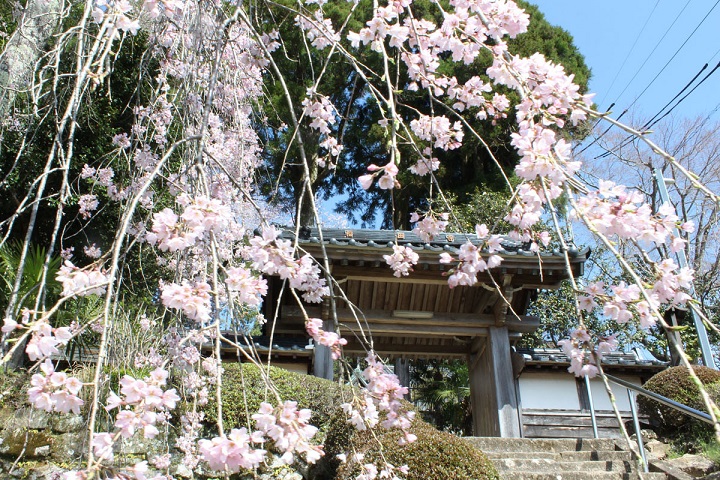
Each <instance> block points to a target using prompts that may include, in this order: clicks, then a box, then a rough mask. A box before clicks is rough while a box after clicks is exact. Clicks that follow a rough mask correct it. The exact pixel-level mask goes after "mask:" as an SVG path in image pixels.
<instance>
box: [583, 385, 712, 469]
mask: <svg viewBox="0 0 720 480" xmlns="http://www.w3.org/2000/svg"><path fill="white" fill-rule="evenodd" d="M605 377H606V378H607V379H608V381H610V382H613V383H615V384H617V385H620V386H621V387H625V388H626V389H627V393H628V399H629V400H630V413H631V414H632V419H633V426H634V427H635V435H636V437H637V444H638V451H639V453H640V460H641V461H642V466H643V470H645V472H647V471H648V470H649V468H648V467H649V465H648V462H647V458H646V456H645V446H644V445H643V441H642V433H641V431H640V421H639V419H638V414H637V408H636V407H635V395H634V393H635V392H637V393H639V394H640V395H645V396H646V397H648V398H651V399H653V400H655V401H656V402H659V403H662V404H663V405H667V406H668V407H671V408H674V409H676V410H679V411H681V412H682V413H684V414H686V415H689V416H691V417H693V418H696V419H698V420H700V421H703V422H706V423H710V424H713V423H715V422H713V419H712V417H711V416H710V415H708V414H707V413H705V412H701V411H700V410H696V409H694V408H692V407H688V406H687V405H683V404H682V403H679V402H676V401H675V400H670V399H669V398H667V397H664V396H662V395H660V394H657V393H655V392H651V391H650V390H647V389H645V388H642V387H638V386H637V385H635V384H633V383H630V382H628V381H626V380H623V379H621V378H617V377H613V376H612V375H605ZM585 388H587V393H588V400H589V401H590V409H591V410H590V419H591V421H592V427H593V434H594V436H595V438H598V429H597V420H596V418H595V408H594V405H593V399H592V389H591V388H590V378H589V377H587V376H586V377H585Z"/></svg>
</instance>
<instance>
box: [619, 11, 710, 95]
mask: <svg viewBox="0 0 720 480" xmlns="http://www.w3.org/2000/svg"><path fill="white" fill-rule="evenodd" d="M688 3H690V2H689V1H688ZM718 4H720V0H718V1H717V2H715V5H713V6H712V8H711V9H710V10H708V12H707V13H706V14H705V16H704V17H703V19H702V20H700V23H698V24H697V26H696V27H695V29H694V30H693V31H692V32H690V35H688V36H687V38H686V39H685V41H684V42H683V43H682V45H680V47H678V49H677V50H675V53H673V56H672V57H670V59H669V60H668V61H667V62H665V65H663V67H662V68H661V69H660V71H659V72H658V73H657V74H656V75H655V77H653V79H652V80H651V81H650V83H649V84H648V85H647V87H645V89H643V91H642V92H640V95H638V96H637V97H635V100H633V102H632V103H631V104H630V107H632V106H633V105H635V103H636V102H637V101H638V100H639V99H640V97H642V96H643V94H644V93H645V92H647V90H648V88H650V87H651V86H652V84H653V83H655V80H657V79H658V77H659V76H660V74H662V73H663V72H664V71H665V69H666V68H667V66H668V65H670V62H672V61H673V59H674V58H675V57H676V56H677V54H678V53H680V50H682V49H683V47H685V45H686V44H687V42H689V41H690V39H691V38H692V37H693V35H695V32H697V31H698V29H699V28H700V26H701V25H702V24H703V23H705V20H707V18H708V17H709V16H710V14H711V13H712V11H713V10H715V7H717V6H718ZM685 6H686V7H687V4H686V5H685ZM683 10H684V8H683ZM681 13H682V12H681ZM630 107H628V108H630Z"/></svg>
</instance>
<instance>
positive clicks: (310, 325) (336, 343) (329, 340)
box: [305, 318, 347, 360]
mask: <svg viewBox="0 0 720 480" xmlns="http://www.w3.org/2000/svg"><path fill="white" fill-rule="evenodd" d="M322 327H323V321H322V320H320V319H319V318H311V319H309V320H308V321H306V322H305V330H306V331H307V333H308V335H310V336H311V337H312V338H313V340H315V342H317V344H318V345H324V346H326V347H328V348H330V351H331V354H332V358H333V359H334V360H337V359H339V358H340V357H341V356H342V347H343V346H344V345H347V340H345V339H344V338H342V337H341V336H340V335H338V334H337V333H335V332H328V331H326V330H323V328H322Z"/></svg>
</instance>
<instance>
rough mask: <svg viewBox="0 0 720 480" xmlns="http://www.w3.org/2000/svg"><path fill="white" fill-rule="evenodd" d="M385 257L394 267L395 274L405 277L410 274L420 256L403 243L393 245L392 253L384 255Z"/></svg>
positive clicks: (391, 266)
mask: <svg viewBox="0 0 720 480" xmlns="http://www.w3.org/2000/svg"><path fill="white" fill-rule="evenodd" d="M383 258H384V259H385V261H386V262H387V264H388V265H390V268H392V269H393V271H394V273H393V275H394V276H396V277H403V276H408V275H410V272H411V271H412V267H413V265H416V264H417V262H418V260H419V259H420V256H419V255H418V254H417V253H415V252H414V251H413V249H412V248H410V247H403V246H402V245H393V254H392V255H383Z"/></svg>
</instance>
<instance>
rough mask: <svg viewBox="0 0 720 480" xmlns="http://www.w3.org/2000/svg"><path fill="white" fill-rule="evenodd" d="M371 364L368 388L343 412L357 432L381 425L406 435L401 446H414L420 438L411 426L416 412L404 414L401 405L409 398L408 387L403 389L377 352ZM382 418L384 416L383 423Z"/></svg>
mask: <svg viewBox="0 0 720 480" xmlns="http://www.w3.org/2000/svg"><path fill="white" fill-rule="evenodd" d="M365 360H366V361H367V363H368V366H367V368H365V370H363V373H362V375H363V378H364V379H365V381H366V382H367V386H366V387H365V388H364V389H363V390H362V393H363V395H362V397H356V398H354V399H353V401H352V403H343V404H342V405H341V407H342V409H343V411H344V412H345V413H346V414H347V415H348V417H349V419H348V422H349V423H351V424H353V425H354V426H355V428H357V429H358V430H365V429H367V428H373V427H375V426H376V425H377V424H378V423H380V425H381V426H382V427H384V428H388V429H390V428H399V429H401V430H402V431H403V437H402V438H400V440H399V443H400V444H401V445H404V444H407V443H412V442H414V441H415V440H416V439H417V437H416V436H415V435H414V434H412V433H410V424H411V423H412V421H413V419H414V418H415V412H414V411H403V406H402V404H401V403H400V401H401V400H402V399H403V396H404V395H407V393H408V389H407V387H403V386H402V385H400V381H399V379H398V377H397V375H395V374H393V373H389V372H388V371H387V370H386V368H385V365H384V364H383V363H382V361H380V359H379V358H378V356H377V355H376V354H375V352H374V351H370V353H368V356H367V357H366V358H365ZM380 414H384V419H383V420H382V421H381V416H380Z"/></svg>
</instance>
